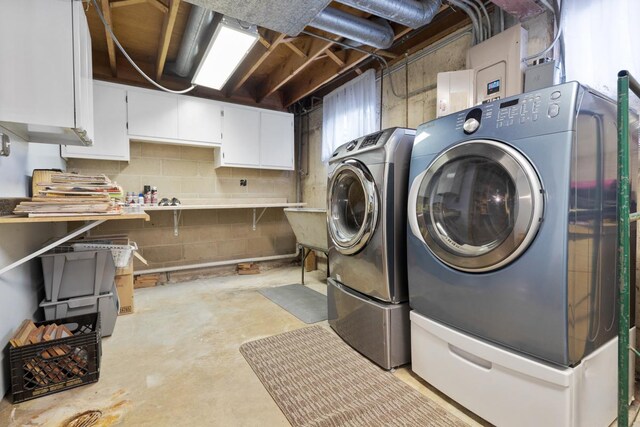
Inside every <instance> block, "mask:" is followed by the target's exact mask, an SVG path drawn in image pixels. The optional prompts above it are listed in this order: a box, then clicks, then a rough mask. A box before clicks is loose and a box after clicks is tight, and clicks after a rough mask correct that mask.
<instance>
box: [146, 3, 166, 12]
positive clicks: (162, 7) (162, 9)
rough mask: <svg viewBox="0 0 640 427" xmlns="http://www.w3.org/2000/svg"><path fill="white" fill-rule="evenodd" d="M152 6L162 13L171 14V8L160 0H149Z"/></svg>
mask: <svg viewBox="0 0 640 427" xmlns="http://www.w3.org/2000/svg"><path fill="white" fill-rule="evenodd" d="M147 3H149V4H150V5H151V6H153V7H155V8H156V9H158V10H159V11H160V12H162V13H169V10H170V8H168V7H167V6H165V5H164V3H162V2H161V1H160V0H147Z"/></svg>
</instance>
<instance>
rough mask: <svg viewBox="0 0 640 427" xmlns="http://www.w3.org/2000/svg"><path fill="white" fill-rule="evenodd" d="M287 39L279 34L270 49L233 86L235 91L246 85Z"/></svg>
mask: <svg viewBox="0 0 640 427" xmlns="http://www.w3.org/2000/svg"><path fill="white" fill-rule="evenodd" d="M285 37H286V35H285V34H278V35H277V36H276V37H275V39H273V40H272V41H271V43H269V47H268V48H267V50H266V51H265V52H263V53H262V55H260V56H259V57H258V58H256V59H255V61H254V62H253V63H252V64H251V66H250V67H249V69H248V70H247V71H245V72H244V74H242V76H241V77H240V78H239V79H238V81H237V82H236V83H235V84H234V85H233V91H234V92H235V91H237V90H238V89H240V88H241V87H242V85H244V83H245V82H246V81H247V79H249V77H251V76H252V75H253V73H255V72H256V70H257V69H258V68H260V65H262V63H263V62H264V61H266V59H267V58H268V57H269V55H271V53H272V52H273V51H274V50H275V49H276V47H278V45H279V44H280V43H281V42H282V40H283V39H284V38H285Z"/></svg>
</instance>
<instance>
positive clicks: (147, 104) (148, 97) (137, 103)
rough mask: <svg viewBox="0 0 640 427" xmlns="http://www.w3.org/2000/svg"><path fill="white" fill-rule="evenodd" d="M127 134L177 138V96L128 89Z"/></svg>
mask: <svg viewBox="0 0 640 427" xmlns="http://www.w3.org/2000/svg"><path fill="white" fill-rule="evenodd" d="M128 98H129V101H128V106H127V116H128V119H129V135H130V136H132V137H134V136H139V137H150V138H165V139H178V98H177V97H176V96H175V95H171V94H165V93H162V92H157V93H154V92H152V91H139V90H130V91H128Z"/></svg>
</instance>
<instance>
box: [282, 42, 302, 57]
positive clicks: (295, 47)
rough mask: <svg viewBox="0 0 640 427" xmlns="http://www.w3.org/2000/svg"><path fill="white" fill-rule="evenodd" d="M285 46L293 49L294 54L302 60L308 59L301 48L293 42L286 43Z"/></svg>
mask: <svg viewBox="0 0 640 427" xmlns="http://www.w3.org/2000/svg"><path fill="white" fill-rule="evenodd" d="M284 45H285V46H286V47H288V48H289V49H291V51H292V52H293V53H295V54H296V55H298V56H299V57H300V58H306V57H307V54H306V53H304V52H303V51H301V50H300V48H299V47H298V46H296V45H295V44H293V43H291V42H284Z"/></svg>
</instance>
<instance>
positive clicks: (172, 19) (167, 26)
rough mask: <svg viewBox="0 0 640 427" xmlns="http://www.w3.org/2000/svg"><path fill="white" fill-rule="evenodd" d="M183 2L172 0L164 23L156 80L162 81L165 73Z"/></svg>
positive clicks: (157, 60)
mask: <svg viewBox="0 0 640 427" xmlns="http://www.w3.org/2000/svg"><path fill="white" fill-rule="evenodd" d="M180 2H181V0H171V3H170V6H169V13H168V14H166V15H165V17H164V21H163V23H162V33H161V34H160V45H159V48H158V56H157V59H156V80H160V77H161V76H162V72H163V71H164V64H165V63H166V62H167V53H168V52H169V43H170V42H171V35H172V34H173V27H174V25H175V24H176V17H177V16H178V9H179V8H180Z"/></svg>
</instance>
